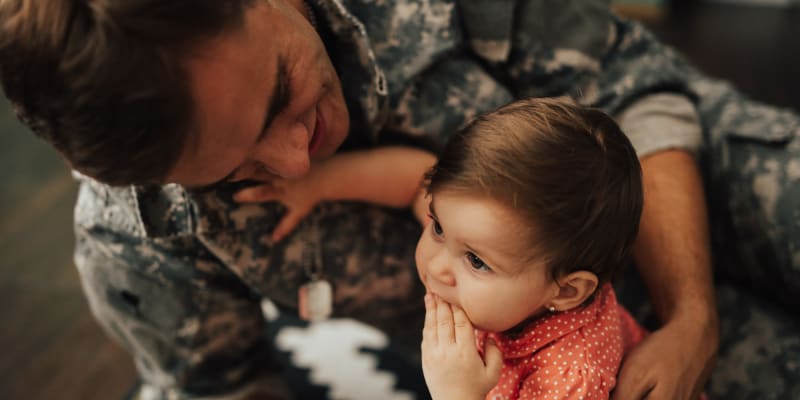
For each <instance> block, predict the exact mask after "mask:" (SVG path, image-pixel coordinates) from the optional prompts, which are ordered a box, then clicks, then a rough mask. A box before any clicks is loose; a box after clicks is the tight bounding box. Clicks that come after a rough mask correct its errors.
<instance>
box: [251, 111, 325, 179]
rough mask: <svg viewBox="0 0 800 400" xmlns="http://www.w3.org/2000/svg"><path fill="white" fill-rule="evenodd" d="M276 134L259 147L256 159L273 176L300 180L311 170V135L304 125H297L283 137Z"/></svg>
mask: <svg viewBox="0 0 800 400" xmlns="http://www.w3.org/2000/svg"><path fill="white" fill-rule="evenodd" d="M270 133H271V134H272V133H274V134H275V136H278V137H274V138H268V139H267V140H265V141H264V143H262V144H261V145H260V146H259V149H258V150H257V151H256V153H255V155H254V158H255V159H256V161H259V162H260V163H261V164H263V165H264V166H265V168H266V169H267V170H268V171H269V172H270V173H272V174H274V175H278V176H280V177H282V178H286V179H292V178H299V177H302V176H304V175H306V174H307V173H308V171H309V170H310V169H311V159H310V158H309V154H308V144H309V139H310V136H311V135H310V134H309V132H308V129H307V128H306V127H305V125H303V124H295V125H294V126H292V127H291V128H290V129H288V130H287V131H285V132H284V133H283V135H281V134H280V133H278V132H270Z"/></svg>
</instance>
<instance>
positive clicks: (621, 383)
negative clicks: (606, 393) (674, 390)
mask: <svg viewBox="0 0 800 400" xmlns="http://www.w3.org/2000/svg"><path fill="white" fill-rule="evenodd" d="M624 361H625V360H623V363H622V368H621V369H620V371H619V375H618V376H617V386H616V387H615V388H614V391H613V392H611V400H628V399H636V400H639V399H644V398H645V396H647V394H648V393H649V392H650V391H651V390H652V389H653V386H654V385H655V383H654V382H652V381H651V380H650V379H648V378H647V376H645V375H643V374H642V371H641V370H639V369H638V368H635V366H631V365H628V364H626V363H625V362H624Z"/></svg>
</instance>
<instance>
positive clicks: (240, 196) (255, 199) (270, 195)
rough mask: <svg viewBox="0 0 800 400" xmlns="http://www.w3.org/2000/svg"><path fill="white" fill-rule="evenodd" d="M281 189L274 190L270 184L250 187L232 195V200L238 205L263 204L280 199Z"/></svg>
mask: <svg viewBox="0 0 800 400" xmlns="http://www.w3.org/2000/svg"><path fill="white" fill-rule="evenodd" d="M282 193H283V190H282V189H279V188H276V187H275V186H273V185H272V184H270V183H264V184H260V185H255V186H250V187H247V188H244V189H242V190H240V191H238V192H236V194H234V195H233V199H234V200H235V201H237V202H239V203H263V202H267V201H273V200H277V199H278V198H280V196H281V194H282Z"/></svg>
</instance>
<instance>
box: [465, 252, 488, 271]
mask: <svg viewBox="0 0 800 400" xmlns="http://www.w3.org/2000/svg"><path fill="white" fill-rule="evenodd" d="M467 260H468V261H469V265H470V266H472V268H473V269H476V270H478V271H491V270H492V269H491V268H490V267H489V266H488V265H486V263H485V262H483V260H481V258H480V257H478V256H476V255H475V253H473V252H471V251H470V252H467Z"/></svg>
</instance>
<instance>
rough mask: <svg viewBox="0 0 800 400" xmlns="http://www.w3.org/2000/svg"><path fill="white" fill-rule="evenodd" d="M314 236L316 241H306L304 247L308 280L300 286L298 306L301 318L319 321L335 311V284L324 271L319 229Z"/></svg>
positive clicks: (304, 268) (304, 264) (304, 261)
mask: <svg viewBox="0 0 800 400" xmlns="http://www.w3.org/2000/svg"><path fill="white" fill-rule="evenodd" d="M314 230H315V231H316V232H315V233H316V234H315V235H313V236H314V239H315V242H316V243H306V245H305V246H304V248H303V257H302V263H303V271H304V272H305V275H306V277H307V278H308V279H309V281H308V282H306V283H305V284H303V285H302V286H300V290H299V293H298V301H297V307H298V309H299V311H300V318H302V319H304V320H306V321H319V320H323V319H326V318H328V317H329V316H330V315H331V313H332V312H333V286H331V283H330V282H328V281H327V280H326V279H324V277H323V273H322V242H321V241H320V237H319V236H320V235H319V231H317V229H314Z"/></svg>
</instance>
